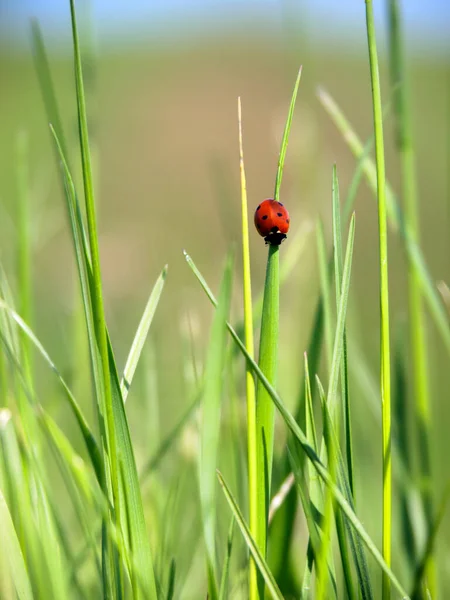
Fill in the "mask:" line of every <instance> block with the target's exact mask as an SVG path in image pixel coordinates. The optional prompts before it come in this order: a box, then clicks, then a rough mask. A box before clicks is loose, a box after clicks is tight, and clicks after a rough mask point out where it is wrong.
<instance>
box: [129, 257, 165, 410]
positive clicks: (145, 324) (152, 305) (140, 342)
mask: <svg viewBox="0 0 450 600" xmlns="http://www.w3.org/2000/svg"><path fill="white" fill-rule="evenodd" d="M166 277H167V265H166V266H165V267H164V269H163V270H162V272H161V274H160V276H159V277H158V279H157V280H156V283H155V285H154V286H153V289H152V291H151V293H150V297H149V299H148V301H147V305H146V307H145V310H144V313H143V315H142V318H141V321H140V323H139V326H138V328H137V331H136V334H135V336H134V340H133V343H132V345H131V349H130V353H129V354H128V358H127V362H126V363H125V368H124V370H123V375H122V379H121V381H120V391H121V392H122V398H123V401H124V402H126V399H127V396H128V391H129V389H130V386H131V382H132V381H133V377H134V373H135V371H136V367H137V364H138V362H139V358H140V356H141V352H142V348H143V347H144V343H145V340H146V339H147V335H148V331H149V329H150V325H151V324H152V321H153V317H154V315H155V311H156V307H157V306H158V303H159V299H160V297H161V294H162V291H163V288H164V283H165V280H166Z"/></svg>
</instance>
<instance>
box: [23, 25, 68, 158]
mask: <svg viewBox="0 0 450 600" xmlns="http://www.w3.org/2000/svg"><path fill="white" fill-rule="evenodd" d="M31 40H32V47H33V57H34V63H35V68H36V73H37V76H38V79H39V87H40V90H41V94H42V97H43V100H44V105H45V111H46V113H47V119H48V122H49V123H53V127H54V128H55V131H56V133H57V135H58V138H59V140H60V142H61V147H62V150H63V154H64V156H68V152H67V150H68V147H67V143H66V138H65V135H64V129H63V126H62V119H61V115H60V112H59V108H58V102H57V99H56V93H55V86H54V85H53V80H52V75H51V71H50V65H49V60H48V55H47V51H46V48H45V43H44V37H43V35H42V31H41V28H40V26H39V23H38V21H37V20H36V19H32V20H31Z"/></svg>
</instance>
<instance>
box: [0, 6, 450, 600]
mask: <svg viewBox="0 0 450 600" xmlns="http://www.w3.org/2000/svg"><path fill="white" fill-rule="evenodd" d="M77 7H78V12H79V18H80V25H81V33H82V39H83V52H84V59H85V62H84V70H85V77H86V91H87V101H88V112H89V116H90V134H91V141H92V145H93V151H94V157H95V169H96V181H97V198H98V202H99V207H98V208H99V221H100V248H101V259H102V272H103V281H104V288H105V299H106V308H107V318H108V323H109V327H110V331H111V335H112V340H113V345H114V347H115V350H116V354H117V357H118V362H119V364H123V361H124V359H125V357H126V354H127V351H128V348H129V345H130V343H131V341H132V337H133V335H134V331H135V328H136V326H137V324H138V321H139V318H140V315H141V313H142V310H143V308H144V305H145V302H146V299H147V296H148V293H149V291H150V289H151V287H152V285H153V282H154V280H155V279H156V277H157V275H158V273H159V272H160V270H161V269H162V267H163V266H164V265H165V264H166V263H168V265H169V276H168V280H167V284H166V289H165V291H164V295H163V301H162V302H161V304H160V306H159V307H158V311H157V314H156V316H155V320H154V323H153V325H152V330H151V335H150V346H149V347H150V351H149V360H150V361H151V368H152V369H153V370H154V373H156V377H154V378H153V379H152V382H153V384H154V386H155V390H157V399H158V406H159V417H158V420H157V421H156V422H155V419H154V418H153V417H151V415H150V414H149V413H148V412H145V410H146V409H148V406H147V404H146V399H145V393H143V392H142V390H143V389H144V380H145V369H144V368H142V367H141V368H140V370H139V371H140V372H139V374H138V378H137V382H136V386H135V389H134V390H133V392H132V394H131V395H130V401H129V402H130V408H129V416H130V420H131V426H132V432H133V436H134V440H135V443H136V448H137V453H138V460H139V461H141V462H142V461H143V460H144V457H146V456H148V454H149V450H150V449H151V448H154V447H156V445H157V440H158V439H161V438H162V437H163V435H164V433H165V432H167V431H169V430H170V429H171V427H172V426H173V425H174V424H175V423H176V421H177V419H178V418H179V416H180V414H181V413H182V411H183V409H184V408H185V407H186V405H187V402H188V400H189V398H188V395H189V394H188V393H187V390H188V388H189V386H190V385H191V383H192V382H191V380H190V378H191V377H192V372H191V371H190V370H189V369H188V368H187V367H186V364H187V363H188V362H189V361H187V360H186V352H187V350H186V347H187V346H189V342H188V340H189V337H190V335H192V337H193V339H194V348H195V360H196V362H197V367H198V368H199V369H200V368H201V364H202V362H203V360H204V352H205V348H206V344H207V340H208V332H209V326H210V322H211V316H212V311H211V308H210V306H209V304H208V301H207V299H206V298H205V297H204V295H203V292H202V290H200V289H199V286H198V283H197V282H196V280H195V279H194V277H193V275H192V273H191V271H190V270H189V268H188V267H187V266H186V263H185V260H184V257H183V254H182V250H183V249H186V250H187V251H188V252H189V253H190V254H191V255H192V257H193V258H194V260H195V261H196V263H197V265H198V266H199V268H200V269H201V271H202V272H203V274H204V275H205V277H206V279H207V281H208V282H209V283H210V285H211V287H212V288H213V289H214V290H217V285H218V282H219V280H220V276H221V270H222V265H223V263H224V258H225V255H226V252H227V251H228V249H229V248H230V245H231V244H232V243H233V242H239V239H240V212H239V203H240V196H239V193H240V192H239V168H238V167H239V165H238V138H237V97H238V96H240V97H241V99H242V105H243V127H244V150H245V158H246V170H247V184H248V193H249V202H250V207H251V209H252V211H253V207H256V205H257V204H258V203H259V202H260V201H261V199H263V198H266V197H270V196H271V195H272V194H273V185H274V179H275V173H276V167H277V158H278V150H279V145H280V140H281V135H282V131H283V127H284V122H285V118H286V114H287V109H288V105H289V100H290V95H291V91H292V87H293V84H294V80H295V77H296V73H297V70H298V67H299V66H300V65H303V75H302V81H301V86H300V92H299V100H298V105H297V109H296V113H295V118H294V124H293V129H292V134H291V142H290V145H289V149H288V157H287V163H286V169H285V176H284V180H283V185H282V194H281V196H282V200H283V201H284V202H285V203H286V205H287V206H288V208H289V211H290V213H291V223H292V236H291V237H292V238H293V237H294V236H299V235H301V236H303V240H304V244H303V250H302V253H301V256H300V259H299V262H298V264H297V265H296V267H295V269H294V271H293V273H292V275H291V277H290V279H289V281H288V282H287V283H286V284H285V285H284V286H283V289H282V294H281V332H280V335H281V346H280V382H279V388H280V391H281V393H282V396H283V397H284V398H285V399H286V402H287V404H288V405H290V406H293V405H294V404H295V401H296V398H297V394H298V389H299V385H300V381H301V373H302V354H303V352H304V350H305V349H306V347H307V342H308V337H309V334H310V329H311V326H312V316H313V313H314V309H315V305H316V301H317V295H318V273H317V259H316V225H317V221H318V219H322V220H323V222H324V225H325V231H326V235H327V240H328V243H330V241H331V237H330V229H331V169H332V164H333V163H334V162H336V163H337V168H338V174H339V177H340V184H341V196H345V194H346V191H347V189H348V185H349V182H350V180H351V178H352V174H353V171H354V166H355V161H354V159H353V157H352V156H351V154H350V152H349V150H348V149H347V147H346V145H345V143H344V141H343V140H342V138H341V136H340V134H339V133H338V132H337V131H336V130H335V128H334V126H333V124H332V123H331V121H330V119H329V117H328V116H327V114H326V113H325V112H324V110H323V108H322V107H321V105H320V104H319V102H318V100H317V89H318V87H319V86H322V87H324V88H325V89H326V90H327V91H328V92H329V93H331V94H332V95H333V97H334V98H335V99H336V101H337V102H338V103H339V104H340V105H341V107H342V109H343V110H344V112H345V113H346V114H347V116H348V117H349V118H350V120H351V122H352V124H353V126H354V127H355V129H356V131H357V132H358V133H359V134H360V135H361V137H362V139H363V140H366V139H367V137H368V136H369V135H370V134H371V131H372V112H371V110H372V109H371V90H370V80H369V67H368V58H367V47H366V37H365V12H364V2H363V1H362V0H360V1H359V2H356V1H355V0H345V1H344V0H343V1H341V2H332V1H331V0H317V1H315V2H306V1H304V0H298V1H296V2H294V1H293V0H285V1H283V0H279V1H276V0H241V1H237V0H236V1H231V0H229V1H227V0H215V1H213V0H210V1H209V2H208V1H207V0H203V1H202V0H165V1H163V0H160V1H157V0H155V1H153V2H141V1H140V0H132V1H129V2H117V1H115V2H107V1H106V0H92V1H91V2H81V1H80V2H77ZM374 8H375V15H376V23H377V33H378V42H379V52H380V55H381V75H382V93H383V100H384V102H388V100H389V97H390V83H389V76H388V75H389V74H388V69H387V25H386V10H387V7H386V3H385V2H383V1H378V0H375V2H374ZM402 9H403V15H404V32H405V41H406V52H407V59H408V74H409V83H410V89H411V93H412V109H413V125H414V134H415V142H416V155H417V174H418V182H419V192H420V221H421V233H422V247H423V251H424V255H425V257H426V260H427V263H428V265H429V268H430V272H431V274H432V277H433V279H435V280H436V281H439V280H446V281H447V282H448V280H449V271H450V238H449V235H448V232H449V231H450V186H449V166H450V163H449V156H450V154H449V151H450V146H449V144H450V35H449V31H450V4H449V3H448V2H445V1H444V0H429V1H427V2H424V1H420V0H414V1H412V0H408V1H406V0H404V1H403V2H402ZM31 18H37V19H38V20H39V23H40V25H41V27H42V30H43V33H44V36H45V40H46V44H47V49H48V52H49V55H50V59H51V68H52V70H53V75H54V83H55V86H56V89H57V94H58V100H59V102H60V105H61V108H62V112H63V115H64V126H65V128H66V135H67V136H68V138H69V140H70V142H71V144H72V150H73V156H74V157H77V154H76V151H77V124H76V105H75V101H74V84H73V70H72V62H71V46H70V44H71V41H70V14H69V7H68V3H67V2H62V1H61V0H48V1H31V0H22V1H19V2H12V1H8V0H6V1H5V0H2V1H1V2H0V85H1V88H0V89H1V92H0V131H1V138H0V253H1V260H2V262H3V264H4V265H5V267H6V270H7V272H8V275H9V277H10V279H11V281H12V283H13V284H14V281H15V264H16V245H17V227H16V222H17V215H16V205H17V203H16V199H17V186H16V164H17V155H16V152H15V148H16V143H17V137H18V136H19V135H21V134H25V135H26V137H27V140H28V146H29V183H30V190H31V195H30V211H31V220H32V227H31V233H32V244H33V254H32V268H33V298H34V314H33V326H34V328H35V330H36V332H37V334H38V336H39V337H40V339H41V340H42V342H43V343H44V345H45V346H46V348H47V349H48V350H49V352H50V354H51V355H52V356H54V357H57V359H58V361H57V362H58V365H59V367H60V368H61V369H62V370H63V372H65V373H66V375H67V377H68V378H69V379H70V378H72V380H74V385H75V384H76V383H77V381H76V379H77V376H78V374H79V373H78V374H77V372H76V371H75V369H74V364H76V360H79V357H74V352H75V351H76V348H78V346H77V345H76V343H75V342H74V335H73V332H74V331H76V329H77V328H76V323H77V318H79V317H78V316H77V310H78V309H77V307H78V301H77V298H78V296H77V293H76V291H75V290H76V286H77V280H76V277H75V270H74V260H73V256H72V246H71V242H70V237H69V234H68V228H67V222H66V219H65V209H64V204H63V201H62V194H61V190H60V187H59V182H58V175H57V171H56V167H55V161H54V155H53V153H52V147H51V143H50V134H49V131H48V124H47V122H46V116H45V111H44V106H43V102H42V98H41V95H40V91H39V86H38V81H37V77H36V74H35V71H34V66H33V55H32V51H31V42H30V19H31ZM385 135H386V144H387V150H386V152H387V159H388V162H387V176H388V178H389V180H390V182H391V183H392V185H393V187H394V189H395V190H397V191H400V188H399V163H398V158H397V155H396V152H395V148H394V142H393V127H392V119H389V118H388V119H387V121H386V127H385ZM76 160H78V159H76ZM74 164H75V165H78V163H77V162H76V161H75V160H74ZM78 168H79V165H78ZM355 210H356V217H357V219H356V220H357V225H356V241H355V256H354V269H353V279H352V289H351V299H350V307H349V328H350V337H351V340H352V344H353V346H352V347H353V351H354V353H355V355H357V356H358V357H363V359H362V365H361V368H360V370H359V372H358V373H356V375H355V374H353V375H352V382H351V385H352V401H353V405H354V407H355V408H354V417H355V426H354V436H355V441H356V445H357V448H358V459H357V465H356V467H357V470H358V472H359V473H360V475H361V477H360V486H361V488H362V487H364V490H362V489H361V494H362V495H363V497H364V496H365V497H369V498H371V502H370V503H367V504H364V503H362V504H361V506H360V512H361V514H362V520H363V522H365V523H367V526H368V529H369V531H370V533H371V534H373V536H374V538H375V539H376V540H377V541H379V539H380V531H379V530H378V529H377V528H378V525H377V523H378V524H379V523H380V510H381V493H380V489H379V482H380V481H381V480H380V473H381V461H380V451H379V440H378V438H377V437H376V435H372V436H370V437H369V436H368V435H367V428H369V430H370V432H371V433H372V432H373V429H374V427H376V426H377V425H376V423H377V422H379V419H378V421H377V416H376V409H375V410H374V411H372V412H371V411H368V408H367V406H368V404H367V402H368V399H367V397H366V396H367V395H370V394H372V399H371V401H372V403H373V401H374V402H375V404H376V400H377V393H378V392H377V390H378V374H377V373H378V348H379V346H378V343H379V342H378V331H379V311H378V269H377V261H378V246H377V209H376V202H375V199H374V197H373V195H372V194H371V192H370V190H369V189H368V187H367V186H366V183H365V182H364V181H363V182H362V184H361V186H360V188H359V192H358V196H357V201H356V205H355ZM290 241H291V240H290V239H288V241H287V242H286V244H285V245H284V246H283V247H282V253H283V252H285V251H287V247H288V244H289V243H290ZM389 248H390V263H391V264H390V288H391V307H392V323H393V325H392V332H393V338H394V339H395V332H396V331H397V330H398V327H399V326H400V325H399V324H401V323H403V324H404V321H405V319H406V318H407V295H406V264H405V260H404V256H403V251H402V248H401V245H400V244H399V242H398V240H397V239H396V238H395V237H394V236H392V237H391V238H390V240H389ZM251 254H252V268H253V286H254V294H255V297H256V296H257V295H258V294H259V292H260V290H261V288H262V284H263V278H264V269H265V259H266V251H265V248H264V244H263V242H262V240H261V238H259V236H258V235H257V234H256V232H254V231H253V230H252V231H251ZM236 273H237V274H239V273H240V263H239V261H237V266H236ZM240 292H241V290H240V283H239V277H236V281H235V300H234V305H233V318H234V319H235V320H238V319H239V317H240V315H241V300H240V298H241V293H240ZM428 342H429V357H430V360H429V363H430V369H431V376H432V377H431V380H432V398H433V422H434V425H433V427H434V432H435V438H434V440H435V443H434V448H433V450H434V457H435V459H434V468H435V472H436V474H437V479H439V477H440V476H443V475H444V474H445V472H446V468H447V466H448V465H446V464H445V461H444V460H443V459H442V456H445V455H446V454H447V455H448V452H449V450H450V448H449V445H448V434H447V431H448V427H449V423H450V420H449V419H450V411H449V409H448V399H449V394H448V389H449V387H448V386H449V383H450V381H449V377H448V368H447V367H446V364H447V362H448V359H447V356H446V355H445V353H444V352H443V348H442V346H441V342H440V341H439V340H438V337H437V336H436V335H435V333H434V331H433V327H432V325H431V323H430V324H429V331H428ZM74 359H75V362H74ZM35 369H36V371H37V373H38V377H39V378H40V379H41V390H40V392H41V394H42V395H43V396H48V401H47V402H48V405H49V406H50V407H51V410H52V411H53V412H54V413H55V414H56V415H58V416H59V418H60V419H62V420H63V421H64V419H65V418H67V419H68V417H67V415H66V412H65V409H64V408H63V407H61V406H60V403H59V401H58V400H57V397H56V396H54V394H53V395H52V391H54V389H53V386H54V384H53V381H52V380H50V377H49V375H48V373H47V371H46V370H43V371H42V373H41V372H40V364H39V362H38V363H37V364H36V365H35ZM239 377H240V375H239ZM80 385H82V384H81V383H80ZM140 392H141V393H140ZM372 405H373V404H372ZM86 406H89V401H88V400H87V401H86ZM143 414H144V415H145V416H144V417H143ZM368 414H369V416H368ZM372 415H373V416H372ZM68 422H69V421H68ZM359 424H361V425H360V426H358V425H359ZM191 433H192V432H191ZM284 435H285V433H284V429H283V427H281V426H280V431H279V441H278V443H279V445H280V446H281V445H282V444H283V441H284ZM380 435H381V434H380ZM194 437H195V436H194ZM183 439H184V445H181V446H180V448H179V455H177V458H176V460H178V461H179V460H187V461H188V460H190V459H189V456H188V455H189V451H191V450H192V448H191V445H192V443H193V442H192V440H191V438H189V435H186V436H185V438H183ZM74 443H76V444H77V443H78V444H79V446H80V448H81V443H79V440H77V438H74ZM194 445H195V444H194ZM189 449H190V450H189ZM80 451H81V450H80ZM183 453H185V455H186V456H185V458H184V459H181V458H180V456H181V455H183ZM168 463H169V464H166V465H165V467H164V468H165V469H166V470H164V469H163V471H162V472H163V475H162V476H163V477H166V478H167V479H168V480H170V477H171V476H172V475H173V472H174V471H173V470H172V471H171V466H170V461H168ZM394 468H395V466H394ZM194 471H195V469H193V472H194ZM368 472H370V473H373V474H374V477H373V478H372V477H368V476H367V473H368ZM171 474H172V475H171ZM439 488H440V486H439V484H437V485H436V492H438V491H439ZM192 493H193V494H194V492H192ZM378 497H379V502H376V501H375V500H374V499H376V498H378ZM194 501H195V500H193V502H194ZM444 527H445V531H447V532H448V531H449V523H448V520H447V522H446V523H445V524H444ZM440 544H441V547H442V552H441V554H440V556H441V559H440V569H441V578H440V579H441V583H442V585H444V586H445V585H446V586H449V585H450V583H449V582H450V576H449V575H445V572H446V571H447V572H448V573H450V560H449V559H450V554H449V552H448V549H447V548H446V543H445V535H442V536H441V538H440ZM449 589H450V588H449V587H447V590H449ZM193 597H196V596H193ZM197 597H198V596H197Z"/></svg>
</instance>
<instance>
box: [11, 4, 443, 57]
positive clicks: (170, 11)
mask: <svg viewBox="0 0 450 600" xmlns="http://www.w3.org/2000/svg"><path fill="white" fill-rule="evenodd" d="M89 5H90V7H91V10H92V14H93V17H94V23H95V30H96V33H97V35H98V38H99V40H100V41H101V42H102V43H104V42H105V43H107V42H108V41H109V40H114V41H119V40H121V41H127V40H133V39H139V38H140V39H143V38H145V39H149V40H150V39H152V37H156V36H157V37H160V36H165V37H169V38H170V36H171V35H177V37H179V36H180V33H181V35H183V36H184V35H185V36H187V37H189V35H198V34H201V33H202V32H207V31H208V30H209V31H211V29H213V30H214V29H215V28H217V27H221V26H223V25H227V26H228V27H231V28H232V27H234V26H235V25H236V24H238V23H239V21H240V19H243V20H244V22H248V21H247V19H248V18H249V16H250V17H251V16H252V15H258V16H259V18H260V19H261V20H264V21H266V22H268V23H273V24H274V26H275V27H279V26H280V25H281V23H282V21H283V16H286V14H289V15H290V18H291V17H292V15H294V14H295V15H296V17H297V18H298V20H299V22H306V23H307V24H308V27H307V29H308V33H309V34H310V35H311V37H312V38H313V39H315V40H317V41H318V42H320V41H321V40H327V41H328V42H329V43H331V41H334V40H335V41H336V42H338V43H342V42H352V43H354V42H355V41H356V42H357V41H361V40H362V38H363V37H364V23H365V21H364V15H365V12H364V11H365V3H364V0H90V2H88V1H87V0H78V2H77V8H78V10H79V12H80V11H81V10H82V8H83V7H86V6H89ZM401 7H402V11H403V15H404V19H405V29H406V33H407V37H408V42H409V44H410V45H414V46H416V45H417V46H419V47H420V48H423V49H428V50H430V51H436V52H438V53H441V54H442V53H445V54H447V55H450V0H401ZM374 9H375V15H376V19H377V24H378V27H379V30H380V31H383V29H384V24H385V10H386V0H374ZM32 16H34V17H37V18H38V19H39V20H40V22H41V24H42V26H43V28H44V30H45V31H46V32H47V34H50V35H51V36H52V37H54V38H55V39H58V38H61V37H64V34H65V33H68V32H69V29H68V27H69V10H68V0H67V1H66V0H0V23H1V25H0V35H1V36H2V37H3V38H4V39H7V38H9V39H11V38H12V39H15V40H24V39H26V36H27V30H28V21H29V18H30V17H32ZM245 17H246V18H247V19H245Z"/></svg>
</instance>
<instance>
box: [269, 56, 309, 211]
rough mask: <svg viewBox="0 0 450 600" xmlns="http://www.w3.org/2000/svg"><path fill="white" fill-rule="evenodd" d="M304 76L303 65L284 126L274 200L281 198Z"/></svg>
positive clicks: (299, 71) (296, 81)
mask: <svg viewBox="0 0 450 600" xmlns="http://www.w3.org/2000/svg"><path fill="white" fill-rule="evenodd" d="M301 77H302V67H300V69H299V70H298V75H297V79H296V80H295V85H294V91H293V92H292V98H291V104H290V106H289V111H288V116H287V119H286V125H285V127H284V133H283V139H282V140H281V150H280V156H279V158H278V170H277V176H276V179H275V193H274V196H273V197H274V200H279V199H280V188H281V180H282V178H283V170H284V161H285V159H286V152H287V146H288V142H289V133H290V131H291V125H292V119H293V117H294V109H295V102H296V100H297V92H298V88H299V85H300V79H301Z"/></svg>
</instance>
